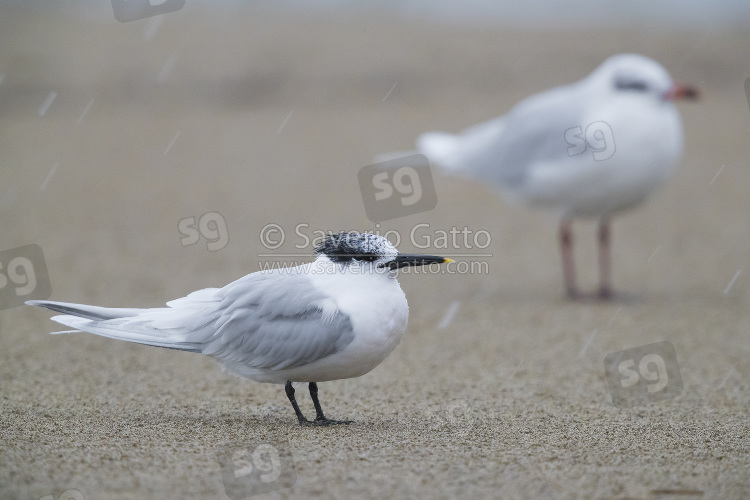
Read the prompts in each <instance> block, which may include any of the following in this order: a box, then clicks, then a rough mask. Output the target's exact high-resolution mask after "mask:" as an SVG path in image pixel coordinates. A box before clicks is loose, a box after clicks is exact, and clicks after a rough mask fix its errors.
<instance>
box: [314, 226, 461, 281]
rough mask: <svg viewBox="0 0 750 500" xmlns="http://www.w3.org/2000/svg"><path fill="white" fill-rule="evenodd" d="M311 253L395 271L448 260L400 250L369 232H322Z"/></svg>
mask: <svg viewBox="0 0 750 500" xmlns="http://www.w3.org/2000/svg"><path fill="white" fill-rule="evenodd" d="M315 253H316V254H317V255H319V256H320V257H319V258H325V259H328V260H329V261H331V262H334V263H336V264H340V265H341V267H342V268H349V267H352V266H355V267H357V268H361V267H368V268H372V269H375V270H382V271H396V270H398V269H401V268H403V267H407V266H422V265H426V264H442V263H446V262H452V261H451V260H450V259H446V258H444V257H437V256H434V255H414V254H403V253H399V251H398V250H396V247H394V246H393V244H392V243H391V242H390V241H388V240H387V239H386V238H384V237H382V236H378V235H376V234H371V233H357V232H354V231H352V232H341V233H338V234H330V235H328V236H326V237H325V238H324V239H323V241H322V242H320V244H318V246H317V247H315Z"/></svg>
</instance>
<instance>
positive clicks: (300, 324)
mask: <svg viewBox="0 0 750 500" xmlns="http://www.w3.org/2000/svg"><path fill="white" fill-rule="evenodd" d="M216 293H217V298H218V299H220V302H219V303H218V305H217V307H216V309H215V315H216V319H215V320H214V321H212V322H211V324H210V328H211V329H212V330H213V333H212V334H210V336H209V337H208V338H206V337H205V336H204V335H205V334H206V333H207V332H206V330H205V326H209V325H205V326H203V327H201V328H200V329H199V330H200V331H194V332H191V333H190V334H188V336H187V337H188V338H187V340H190V339H191V337H194V336H196V335H199V336H202V337H204V338H203V339H202V342H203V348H202V352H203V354H208V355H210V356H213V357H216V358H219V359H222V360H225V361H231V362H237V363H241V364H243V365H245V366H248V367H252V368H257V369H261V370H281V369H286V368H295V367H298V366H303V365H306V364H309V363H312V362H313V361H316V360H318V359H321V358H324V357H326V356H329V355H331V354H333V353H335V352H338V351H340V350H342V349H344V348H345V347H346V346H347V345H349V343H351V342H352V340H353V339H354V331H353V326H352V322H351V320H350V318H349V316H347V315H346V314H344V313H342V312H341V311H335V312H334V311H333V308H334V307H335V304H334V303H333V302H332V300H331V299H330V298H328V297H327V296H326V295H325V294H324V293H323V292H321V291H320V290H318V289H317V288H315V287H314V286H313V284H312V283H311V281H310V279H309V277H308V275H307V274H305V273H304V271H300V268H291V269H284V270H283V271H274V272H258V273H253V274H249V275H247V276H245V277H244V278H241V279H239V280H237V281H235V282H233V283H230V284H229V285H227V286H226V287H224V288H222V289H221V290H218V291H217V292H216Z"/></svg>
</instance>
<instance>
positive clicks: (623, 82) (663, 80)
mask: <svg viewBox="0 0 750 500" xmlns="http://www.w3.org/2000/svg"><path fill="white" fill-rule="evenodd" d="M589 79H590V80H591V81H593V82H595V83H594V84H595V85H596V86H597V87H599V88H601V89H604V91H605V92H607V93H608V94H610V95H619V96H641V97H643V98H647V99H653V100H654V101H657V102H663V101H671V100H675V99H682V98H684V99H695V98H697V96H698V91H697V90H696V89H694V88H693V87H689V86H685V85H676V84H675V83H674V81H673V80H672V77H671V76H669V73H667V70H665V69H664V67H663V66H662V65H661V64H659V63H658V62H656V61H654V60H653V59H649V58H648V57H645V56H642V55H639V54H619V55H616V56H612V57H610V58H609V59H607V60H606V61H604V62H603V63H602V64H601V65H600V66H599V67H598V68H597V69H596V70H594V72H593V73H591V75H590V76H589Z"/></svg>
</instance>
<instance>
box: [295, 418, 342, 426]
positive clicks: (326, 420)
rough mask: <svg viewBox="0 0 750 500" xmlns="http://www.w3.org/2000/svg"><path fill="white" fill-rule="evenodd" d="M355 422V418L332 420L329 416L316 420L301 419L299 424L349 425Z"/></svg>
mask: <svg viewBox="0 0 750 500" xmlns="http://www.w3.org/2000/svg"><path fill="white" fill-rule="evenodd" d="M353 422H354V421H353V420H331V419H329V418H316V419H315V420H300V421H299V425H309V426H314V427H325V426H328V425H349V424H351V423H353Z"/></svg>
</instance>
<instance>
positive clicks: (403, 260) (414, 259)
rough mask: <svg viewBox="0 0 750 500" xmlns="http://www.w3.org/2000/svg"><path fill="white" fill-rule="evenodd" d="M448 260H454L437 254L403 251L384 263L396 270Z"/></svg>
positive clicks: (385, 265) (446, 261)
mask: <svg viewBox="0 0 750 500" xmlns="http://www.w3.org/2000/svg"><path fill="white" fill-rule="evenodd" d="M448 262H453V261H452V260H451V259H446V258H445V257H437V256H435V255H416V254H408V253H402V254H399V255H398V257H396V258H395V259H393V260H392V261H390V262H386V263H385V264H383V267H387V268H389V269H390V270H392V271H395V270H396V269H401V268H402V267H409V266H425V265H430V264H445V263H448Z"/></svg>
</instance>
